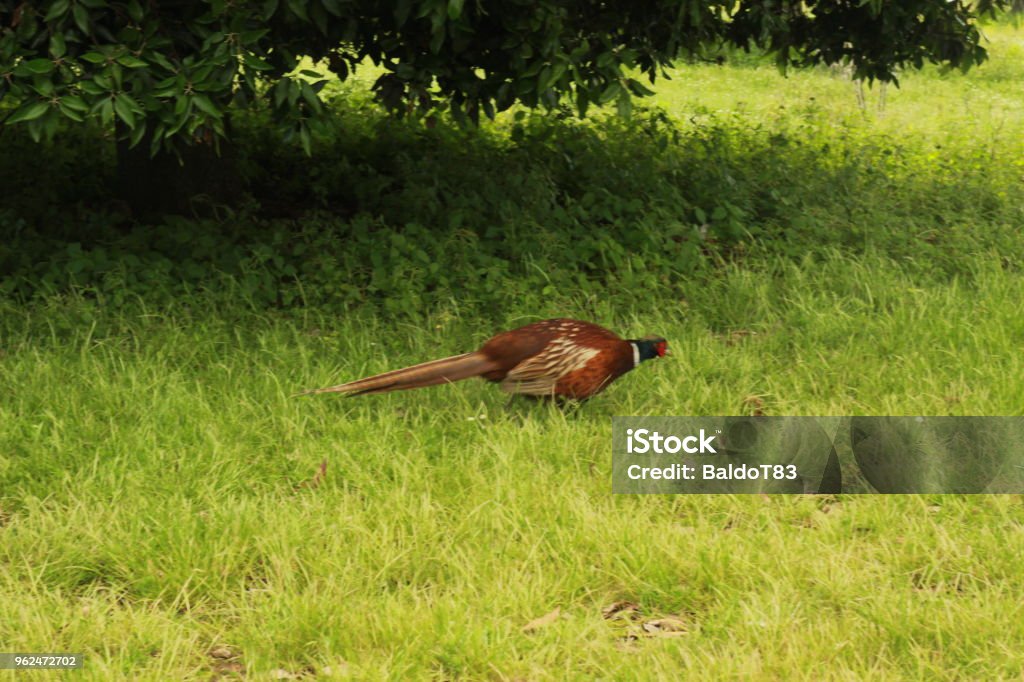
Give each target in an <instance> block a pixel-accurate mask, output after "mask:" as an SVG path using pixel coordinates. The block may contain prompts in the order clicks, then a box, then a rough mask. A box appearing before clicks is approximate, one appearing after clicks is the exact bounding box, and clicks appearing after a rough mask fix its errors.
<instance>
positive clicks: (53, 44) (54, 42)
mask: <svg viewBox="0 0 1024 682" xmlns="http://www.w3.org/2000/svg"><path fill="white" fill-rule="evenodd" d="M67 51H68V46H67V44H66V43H65V42H64V34H63V33H61V32H59V31H57V32H55V33H54V34H53V35H52V36H50V54H51V55H53V57H54V58H55V59H59V58H60V57H63V56H64V55H65V53H67Z"/></svg>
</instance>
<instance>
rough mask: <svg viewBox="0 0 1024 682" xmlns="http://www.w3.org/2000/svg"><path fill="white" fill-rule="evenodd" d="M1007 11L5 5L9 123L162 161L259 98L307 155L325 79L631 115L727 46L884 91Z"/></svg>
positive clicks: (864, 0)
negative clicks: (169, 150)
mask: <svg viewBox="0 0 1024 682" xmlns="http://www.w3.org/2000/svg"><path fill="white" fill-rule="evenodd" d="M1006 1H1007V0H979V1H978V2H975V3H972V4H970V5H968V4H966V3H965V2H963V0H952V1H950V0H902V1H900V2H895V1H888V0H817V1H816V0H809V1H805V2H795V1H792V0H740V1H738V2H737V1H732V0H730V1H722V2H716V1H706V0H618V1H612V0H607V1H597V0H541V1H540V2H536V1H533V0H504V1H503V2H486V1H485V0H477V1H476V2H466V0H254V1H253V0H202V1H190V0H43V1H40V2H29V1H27V0H0V105H3V106H4V107H5V109H4V110H2V111H0V115H3V116H5V118H6V123H7V124H25V125H27V127H28V130H29V131H30V133H31V134H32V136H33V137H34V138H35V139H41V138H43V137H47V136H50V135H52V134H53V133H54V132H55V131H56V130H57V128H58V127H59V125H60V123H61V121H62V120H70V121H74V122H84V121H86V120H90V119H91V120H98V121H99V122H100V123H102V124H103V125H104V126H106V127H108V128H114V127H115V126H114V124H115V123H117V124H118V125H117V126H116V130H117V131H118V132H117V134H118V136H119V137H120V138H121V139H125V140H128V141H130V143H131V144H132V145H137V144H139V143H140V142H142V141H143V140H146V141H147V144H149V145H150V147H151V150H152V152H153V153H157V152H158V151H159V150H160V149H161V148H162V147H165V146H169V145H172V144H173V143H175V142H182V141H184V142H191V141H195V140H197V139H202V140H206V141H212V140H216V139H219V138H220V137H224V136H226V135H227V130H226V128H225V120H226V116H227V114H228V112H229V111H230V110H231V109H232V108H233V107H249V106H253V105H254V104H256V103H260V102H262V103H267V104H268V105H269V107H270V108H271V109H272V110H273V112H274V114H275V117H276V120H277V122H278V123H279V125H280V126H281V127H282V130H283V131H284V133H285V135H286V136H290V137H294V138H295V139H297V140H299V141H300V142H301V143H302V144H303V146H304V147H305V148H306V149H307V150H308V149H309V147H310V139H311V130H312V129H314V127H315V126H316V124H317V122H318V120H320V117H321V116H322V114H323V102H322V101H321V97H320V93H321V90H322V88H323V86H324V85H325V83H326V82H327V80H326V78H325V77H326V75H327V74H328V72H329V73H331V74H333V75H334V76H336V77H337V78H340V79H342V80H344V79H345V78H347V77H348V76H349V75H350V74H351V73H353V72H354V71H355V69H357V68H358V67H359V66H360V65H361V64H363V63H365V60H367V59H369V60H372V61H373V63H375V64H377V65H379V66H382V67H383V68H384V73H383V75H381V76H380V77H379V78H378V79H377V80H376V83H375V85H374V90H375V92H376V94H377V97H378V99H379V101H380V102H381V103H382V104H383V105H384V106H386V107H387V108H388V109H390V110H392V111H394V112H397V113H410V112H418V113H422V112H426V111H430V110H432V109H435V108H437V107H439V106H447V107H449V108H450V110H451V111H452V113H453V114H454V115H455V116H456V117H458V118H460V119H468V120H472V121H476V120H478V119H479V117H480V114H481V113H483V114H484V115H485V116H488V117H493V116H494V114H495V113H496V112H497V111H501V110H504V109H507V108H508V107H510V106H512V105H513V104H516V103H520V104H523V105H526V106H528V107H537V106H545V107H554V106H557V105H559V104H560V103H562V102H563V100H566V99H568V100H569V101H570V102H571V103H572V104H573V106H574V107H575V108H576V109H577V111H578V112H579V114H580V115H585V114H586V112H587V109H588V107H590V106H591V105H594V104H597V105H601V104H606V103H611V102H614V103H616V104H617V106H618V107H619V109H620V111H623V112H628V111H629V109H630V106H631V101H632V97H634V96H643V95H646V94H650V92H651V91H650V90H649V89H648V88H647V87H646V86H645V85H644V84H643V83H642V82H641V80H640V78H642V77H643V76H646V78H647V80H648V81H649V82H650V83H654V81H655V80H656V78H657V77H658V76H659V75H663V73H664V71H663V70H664V68H665V67H667V66H669V65H670V64H671V63H672V62H673V61H674V60H677V59H687V58H701V57H706V56H707V55H708V54H710V53H711V52H713V51H715V50H719V49H721V48H722V47H738V48H741V49H752V48H753V49H760V50H764V51H766V52H767V53H769V54H771V55H773V56H774V57H775V59H776V60H777V63H778V64H779V66H780V67H781V68H787V67H790V66H808V65H814V64H819V63H826V64H833V63H849V64H851V65H852V67H853V70H854V74H855V76H856V77H858V78H867V79H879V80H883V81H888V80H894V79H895V73H896V71H897V70H898V69H900V68H904V67H908V66H911V67H921V66H922V65H923V64H924V63H925V62H933V63H941V64H945V65H948V66H952V67H961V68H965V69H966V68H968V67H970V66H972V65H974V64H977V63H979V62H981V61H982V60H984V58H985V50H984V48H983V47H982V46H981V44H980V42H981V36H980V33H979V30H978V28H977V26H976V23H975V20H976V18H977V16H979V15H980V14H983V13H986V12H991V11H993V10H994V9H997V8H999V7H1002V6H1003V5H1004V4H1005V3H1006ZM302 57H310V58H312V60H313V61H314V63H315V64H316V65H317V66H316V68H315V69H304V70H302V69H300V64H301V59H302ZM638 77H640V78H638Z"/></svg>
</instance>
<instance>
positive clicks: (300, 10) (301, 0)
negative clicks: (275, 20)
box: [288, 0, 309, 21]
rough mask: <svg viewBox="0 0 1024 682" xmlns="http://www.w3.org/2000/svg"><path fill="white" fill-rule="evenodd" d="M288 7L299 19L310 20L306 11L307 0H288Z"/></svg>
mask: <svg viewBox="0 0 1024 682" xmlns="http://www.w3.org/2000/svg"><path fill="white" fill-rule="evenodd" d="M288 9H290V10H291V11H292V14H294V15H295V16H297V17H298V18H299V19H302V20H303V21H309V14H307V13H306V0H288Z"/></svg>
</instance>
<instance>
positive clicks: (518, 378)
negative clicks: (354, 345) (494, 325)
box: [304, 318, 668, 400]
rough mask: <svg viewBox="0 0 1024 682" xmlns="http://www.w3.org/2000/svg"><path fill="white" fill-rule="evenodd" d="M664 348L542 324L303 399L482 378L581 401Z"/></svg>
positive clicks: (581, 325)
mask: <svg viewBox="0 0 1024 682" xmlns="http://www.w3.org/2000/svg"><path fill="white" fill-rule="evenodd" d="M667 349H668V343H667V342H666V341H665V339H663V338H661V337H647V338H643V339H628V340H624V339H621V338H619V337H618V336H617V335H616V334H614V333H613V332H610V331H608V330H607V329H605V328H604V327H599V326H598V325H596V324H592V323H590V322H582V321H580V320H569V319H561V318H560V319H554V320H544V321H542V322H534V323H533V324H528V325H526V326H524V327H519V328H518V329H512V330H510V331H507V332H502V333H501V334H498V335H497V336H494V337H492V338H491V339H490V340H488V341H487V342H486V343H485V344H484V345H483V346H481V347H480V350H477V351H474V352H472V353H465V354H463V355H455V356H452V357H450V358H444V359H441V360H434V361H432V362H424V363H423V364H420V365H414V366H412V367H406V368H405V369H396V370H394V371H391V372H385V373H384V374H378V375H376V376H372V377H367V378H366V379H359V380H358V381H352V382H349V383H347V384H340V385H338V386H330V387H328V388H318V389H312V390H310V391H306V392H305V393H304V395H306V394H314V393H347V394H348V395H370V394H373V393H388V392H390V391H404V390H407V389H410V388H422V387H424V386H434V385H437V384H446V383H451V382H455V381H461V380H463V379H469V378H470V377H482V378H484V379H486V380H488V381H494V382H500V383H501V388H502V390H504V391H506V392H508V393H517V394H522V395H529V396H539V397H557V398H570V399H575V400H583V399H586V398H589V397H590V396H592V395H595V394H597V393H600V392H601V391H603V390H604V389H605V388H607V386H608V384H610V383H611V382H613V381H615V380H616V379H618V378H619V377H620V376H622V375H623V374H625V373H626V372H628V371H629V370H631V369H633V368H634V367H636V366H637V365H639V364H640V363H641V362H644V361H645V360H651V359H653V358H660V357H664V355H665V353H666V352H667Z"/></svg>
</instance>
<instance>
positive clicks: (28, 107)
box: [6, 102, 50, 125]
mask: <svg viewBox="0 0 1024 682" xmlns="http://www.w3.org/2000/svg"><path fill="white" fill-rule="evenodd" d="M49 109H50V105H49V104H47V103H46V102H27V103H25V104H23V105H21V108H20V109H17V110H16V111H15V112H14V113H13V114H11V115H10V116H8V117H7V121H6V123H7V124H8V125H11V124H13V123H21V122H22V121H34V120H35V119H37V118H39V117H40V116H42V115H43V114H45V113H46V112H47V111H49Z"/></svg>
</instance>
